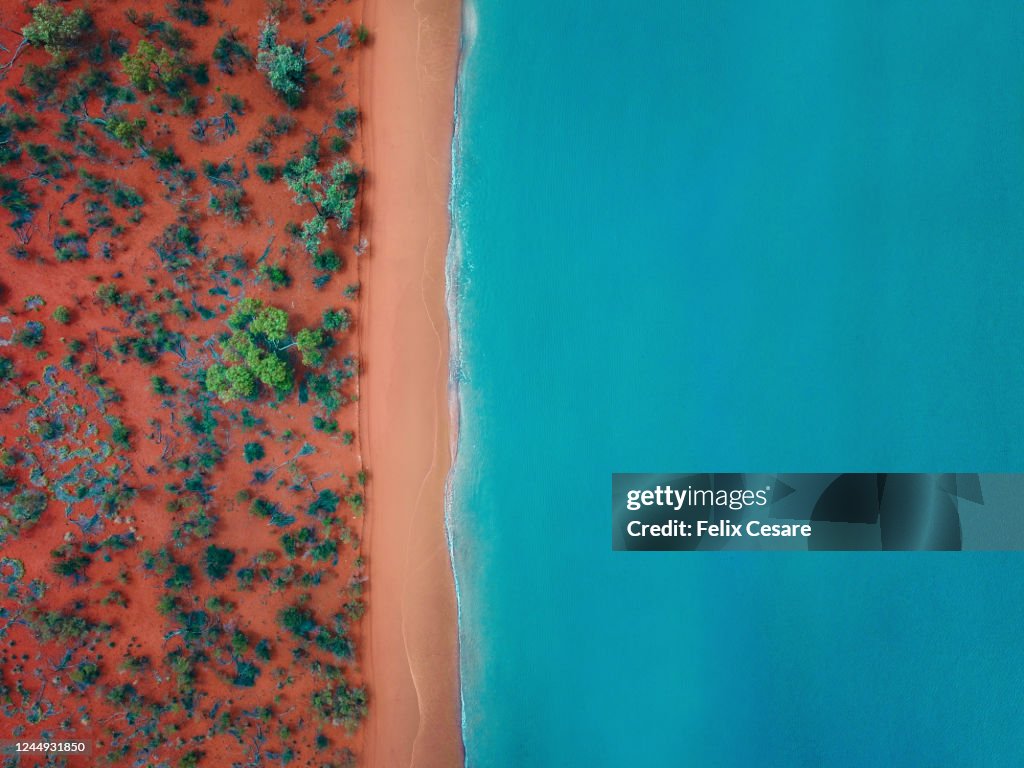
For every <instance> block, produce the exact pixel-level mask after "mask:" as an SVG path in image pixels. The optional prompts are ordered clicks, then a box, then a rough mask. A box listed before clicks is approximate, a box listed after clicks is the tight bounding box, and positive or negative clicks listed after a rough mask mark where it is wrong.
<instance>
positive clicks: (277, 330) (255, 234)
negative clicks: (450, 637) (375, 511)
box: [0, 0, 368, 768]
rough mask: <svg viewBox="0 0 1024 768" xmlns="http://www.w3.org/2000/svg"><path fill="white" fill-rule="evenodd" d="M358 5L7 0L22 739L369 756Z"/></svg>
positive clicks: (5, 155)
mask: <svg viewBox="0 0 1024 768" xmlns="http://www.w3.org/2000/svg"><path fill="white" fill-rule="evenodd" d="M235 5H237V6H238V7H237V8H236V7H235ZM360 7H361V5H360V3H358V2H355V3H351V4H350V3H346V2H340V1H339V0H308V1H304V2H295V3H291V2H271V3H268V4H267V13H266V16H265V18H264V19H263V20H262V21H260V20H258V19H255V18H253V17H252V16H251V15H250V14H249V13H248V12H247V8H246V7H245V4H234V5H232V4H227V3H220V2H216V3H215V2H212V1H211V0H172V1H171V2H164V1H163V0H161V2H147V1H145V0H143V1H142V2H133V3H131V4H125V3H118V2H110V3H106V2H104V3H85V2H79V0H67V2H50V1H49V0H43V1H42V2H32V3H30V4H29V5H27V6H24V7H22V6H21V5H17V4H15V5H12V6H11V8H10V9H8V11H5V13H7V18H6V19H5V21H7V22H8V29H7V31H0V43H2V44H3V46H4V50H5V51H6V52H5V53H3V54H2V55H3V57H4V59H3V61H0V80H2V84H3V87H4V89H5V91H6V100H5V102H4V104H3V105H0V227H3V228H4V230H5V231H6V233H7V236H6V237H5V238H4V241H5V243H6V245H5V248H6V251H5V252H4V253H3V254H2V256H0V258H4V259H6V264H5V269H4V276H3V285H2V286H0V409H2V412H3V423H4V429H3V430H0V547H2V551H0V582H2V583H0V588H2V589H3V591H4V598H3V600H2V601H0V700H2V701H3V705H4V706H3V711H2V714H3V716H4V718H5V719H6V726H5V733H8V734H11V736H10V737H11V738H18V739H21V740H35V739H40V738H44V737H45V738H47V739H49V740H69V741H74V740H87V741H90V742H91V743H92V750H93V754H92V756H91V758H90V759H91V763H90V764H93V765H111V766H127V765H148V766H160V767H162V768H163V767H167V768H169V767H170V766H177V767H179V768H187V767H188V766H207V765H209V766H230V765H238V766H242V765H245V766H263V765H266V766H272V765H289V764H292V765H310V766H321V767H322V768H328V767H332V766H337V767H340V766H347V765H352V764H354V760H355V752H356V751H357V748H358V746H359V742H358V738H357V737H356V736H354V734H355V733H356V731H357V729H358V727H359V724H360V722H361V721H362V719H363V718H364V717H365V716H366V713H367V706H368V702H367V694H366V689H365V679H364V677H363V671H362V669H361V668H360V666H359V663H358V660H359V658H360V656H359V647H360V646H359V641H360V639H361V637H362V633H361V631H360V623H359V622H360V618H361V617H362V615H363V610H364V605H363V599H362V593H363V585H364V582H365V579H366V569H365V562H364V555H363V547H362V531H363V516H364V513H365V512H366V510H365V508H364V498H365V489H364V485H365V482H366V472H365V468H364V467H363V466H362V465H361V459H360V453H359V451H358V432H357V425H358V414H357V412H356V403H357V401H358V385H357V378H358V370H359V365H358V359H359V357H358V355H359V350H358V348H357V346H356V335H355V334H354V333H353V332H352V326H353V325H354V323H355V318H356V317H358V314H357V301H358V285H359V261H360V260H359V258H358V257H359V254H360V253H361V252H362V250H363V248H365V243H364V242H362V233H361V231H360V222H359V204H360V197H359V194H360V182H361V178H362V171H361V168H360V159H361V148H360V141H361V138H360V136H359V134H358V114H359V113H358V111H357V109H356V107H355V106H354V104H353V99H352V96H353V95H357V94H347V93H346V92H345V87H344V84H345V83H346V82H349V83H351V82H355V81H356V80H357V79H358V78H356V77H354V76H353V74H354V71H355V68H357V67H358V66H359V59H358V54H357V53H356V51H357V50H358V43H360V42H363V43H365V42H366V41H367V39H368V32H367V31H366V30H365V28H364V27H362V26H356V25H353V23H352V22H351V21H350V20H349V16H351V15H353V14H357V13H358V12H359V10H360ZM14 22H17V23H14ZM314 51H315V53H314ZM335 277H337V278H338V280H337V282H332V278H335ZM62 759H63V758H60V757H57V758H54V760H56V761H55V762H49V763H47V764H48V765H62V764H64V763H62V762H60V760H62ZM69 764H75V763H69Z"/></svg>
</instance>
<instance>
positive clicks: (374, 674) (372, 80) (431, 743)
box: [360, 0, 464, 768]
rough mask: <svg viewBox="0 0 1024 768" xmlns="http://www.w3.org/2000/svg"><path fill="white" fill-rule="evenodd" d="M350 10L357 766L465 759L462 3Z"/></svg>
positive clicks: (423, 766)
mask: <svg viewBox="0 0 1024 768" xmlns="http://www.w3.org/2000/svg"><path fill="white" fill-rule="evenodd" d="M364 21H365V23H366V25H367V26H368V27H369V29H370V32H371V35H372V40H371V44H370V46H369V47H368V48H367V58H366V61H365V65H364V68H363V69H362V70H361V88H360V90H361V93H362V99H361V101H362V103H363V104H364V106H365V111H364V127H363V135H364V137H365V138H366V144H365V150H364V151H365V154H366V162H365V166H366V167H367V168H368V170H369V179H368V182H369V183H368V184H367V187H366V189H367V192H366V197H365V199H364V203H363V209H362V210H363V216H364V219H363V224H364V227H365V228H366V231H367V232H368V237H369V251H368V253H367V256H366V257H365V258H366V261H365V262H364V263H363V264H362V266H361V269H360V272H361V276H366V277H365V283H366V287H365V292H364V298H363V306H362V312H363V318H362V322H361V331H360V341H361V343H360V347H361V349H362V351H363V358H364V360H365V361H366V363H365V371H364V372H363V374H362V377H361V378H362V381H361V384H360V393H361V394H360V399H361V403H360V405H361V407H360V427H361V429H360V432H361V433H362V436H363V437H362V444H363V447H364V450H365V454H366V458H367V461H366V466H367V468H368V471H369V487H368V497H369V498H368V504H369V507H368V509H369V511H368V514H367V526H366V530H365V534H364V535H365V538H366V540H367V544H368V549H369V558H368V567H369V574H370V576H369V583H368V585H367V587H368V588H367V605H368V610H367V615H366V617H365V618H364V620H363V627H364V629H363V632H364V643H363V645H364V648H363V651H362V664H363V668H364V671H365V674H366V677H367V679H368V682H369V694H370V713H369V717H368V719H367V721H366V723H365V724H364V728H363V739H364V749H363V754H364V760H365V762H366V764H367V765H371V766H374V765H379V766H387V768H392V766H415V768H435V767H436V768H450V766H456V765H459V766H461V765H462V764H463V763H464V752H463V745H462V729H461V717H462V711H461V698H460V687H459V656H458V619H457V614H458V608H457V600H456V593H455V584H454V574H453V572H452V564H451V552H450V547H449V544H450V542H449V539H448V530H447V526H446V519H445V517H446V512H447V504H446V493H447V483H448V475H449V471H450V468H451V463H452V458H453V452H454V444H455V443H454V441H455V439H456V432H455V430H456V429H457V425H456V424H455V423H454V422H452V421H451V420H450V409H451V402H450V392H449V336H448V331H449V317H448V307H447V280H446V264H447V258H448V248H449V239H450V215H449V193H450V184H451V170H452V161H451V151H452V138H453V131H454V120H455V113H454V108H455V107H454V101H455V84H456V74H457V69H458V59H459V44H460V36H461V8H460V3H459V2H458V0H432V1H431V2H429V3H414V2H413V0H403V1H402V2H398V3H392V2H383V1H382V0H367V2H366V6H365V11H364ZM426 404H429V407H425V406H426ZM375 448H376V449H377V450H376V451H375Z"/></svg>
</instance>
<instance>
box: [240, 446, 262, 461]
mask: <svg viewBox="0 0 1024 768" xmlns="http://www.w3.org/2000/svg"><path fill="white" fill-rule="evenodd" d="M242 455H243V456H244V457H245V463H246V464H252V463H253V462H254V461H259V460H260V459H262V458H263V457H264V456H265V455H266V451H264V450H263V446H262V445H260V444H259V443H246V444H245V447H244V448H243V449H242Z"/></svg>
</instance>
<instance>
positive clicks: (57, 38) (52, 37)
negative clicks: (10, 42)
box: [21, 2, 92, 59]
mask: <svg viewBox="0 0 1024 768" xmlns="http://www.w3.org/2000/svg"><path fill="white" fill-rule="evenodd" d="M91 28H92V18H91V17H90V16H89V14H88V13H87V12H86V11H85V10H84V9H82V8H76V9H75V10H73V11H71V12H70V13H66V12H65V11H64V9H63V8H62V7H61V6H59V5H56V4H54V3H49V2H42V3H40V4H39V5H37V6H36V7H35V8H33V9H32V23H31V24H29V25H28V26H26V27H24V28H23V29H22V30H21V34H23V35H24V36H25V39H26V40H27V41H28V42H29V44H30V45H36V46H40V47H42V48H43V49H45V50H46V52H47V53H49V54H50V55H51V56H53V57H54V58H57V59H61V58H63V57H64V56H66V54H67V51H68V49H70V48H71V47H72V46H73V45H74V44H75V43H76V42H78V40H79V39H80V38H81V37H82V36H83V35H84V34H85V33H86V32H88V31H89V30H90V29H91Z"/></svg>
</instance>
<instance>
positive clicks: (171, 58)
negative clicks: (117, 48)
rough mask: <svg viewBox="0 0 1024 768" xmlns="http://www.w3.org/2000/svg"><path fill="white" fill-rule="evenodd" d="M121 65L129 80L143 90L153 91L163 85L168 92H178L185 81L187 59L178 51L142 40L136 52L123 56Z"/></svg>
mask: <svg viewBox="0 0 1024 768" xmlns="http://www.w3.org/2000/svg"><path fill="white" fill-rule="evenodd" d="M121 67H122V68H123V69H124V72H125V74H126V75H128V80H129V81H131V84H132V85H134V86H135V87H136V88H138V89H139V90H141V91H145V92H146V93H152V92H153V91H155V90H156V88H157V86H158V85H159V86H163V88H164V89H165V90H166V91H167V92H168V93H178V92H180V91H181V88H182V86H183V85H184V82H185V72H186V67H185V61H184V60H183V59H182V58H181V56H180V55H179V54H177V53H172V52H171V51H169V50H168V49H167V48H165V47H163V46H161V47H160V48H157V47H156V46H155V45H153V43H151V42H150V41H149V40H140V41H139V44H138V45H137V46H136V48H135V53H125V54H124V55H123V56H121Z"/></svg>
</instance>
